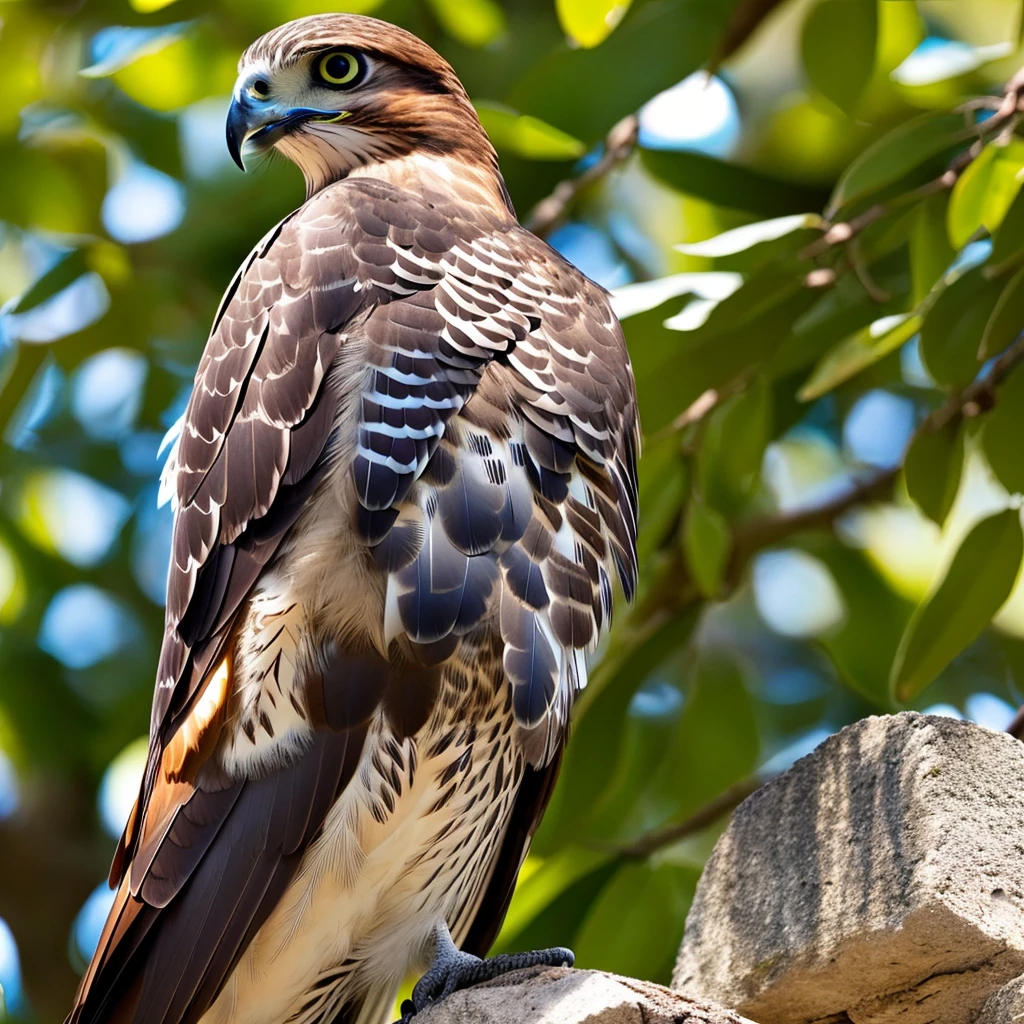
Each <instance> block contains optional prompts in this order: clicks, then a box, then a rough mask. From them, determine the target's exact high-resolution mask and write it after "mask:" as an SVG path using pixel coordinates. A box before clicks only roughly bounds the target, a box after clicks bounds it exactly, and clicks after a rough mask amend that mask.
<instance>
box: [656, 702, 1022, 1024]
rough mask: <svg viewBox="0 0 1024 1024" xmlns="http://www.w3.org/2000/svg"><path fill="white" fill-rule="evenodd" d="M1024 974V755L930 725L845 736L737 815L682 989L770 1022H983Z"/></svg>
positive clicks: (1010, 745)
mask: <svg viewBox="0 0 1024 1024" xmlns="http://www.w3.org/2000/svg"><path fill="white" fill-rule="evenodd" d="M1022 974H1024V744H1022V743H1019V742H1018V741H1017V740H1015V739H1013V738H1012V737H1010V736H1007V735H1005V734H1002V733H995V732H991V731H990V730H987V729H982V728H980V727H979V726H975V725H971V724H969V723H965V722H957V721H954V720H951V719H946V718H937V717H931V716H924V715H918V714H910V713H907V714H901V715H896V716H892V717H885V718H868V719H865V720H864V721H862V722H858V723H857V724H855V725H852V726H850V727H848V728H846V729H844V730H843V731H842V732H840V733H839V734H838V735H836V736H833V737H831V738H830V739H829V740H827V741H826V742H825V743H824V744H822V746H820V747H819V748H818V749H817V750H816V751H815V752H814V753H813V754H811V755H810V756H809V757H805V758H803V759H802V760H801V761H798V762H797V764H796V765H794V766H793V768H792V769H790V770H789V771H788V772H786V773H784V774H783V775H781V776H780V777H779V778H777V779H775V780H774V781H773V782H771V783H769V784H768V785H767V786H765V787H764V788H763V789H762V790H760V791H759V792H757V793H755V794H754V796H752V797H750V799H748V800H747V801H746V802H745V803H743V804H742V806H741V807H740V808H739V809H738V810H737V812H736V814H735V815H734V816H733V820H732V822H731V824H730V825H729V827H728V829H727V830H726V831H725V833H724V834H723V835H722V837H721V839H720V840H719V841H718V844H717V846H716V847H715V850H714V853H713V854H712V856H711V858H710V860H709V861H708V864H707V867H706V869H705V871H704V876H703V878H702V879H701V882H700V885H699V886H698V889H697V895H696V898H695V900H694V903H693V907H692V909H691V911H690V916H689V919H688V920H687V925H686V935H685V937H684V939H683V945H682V949H681V950H680V953H679V959H678V961H677V964H676V971H675V975H674V978H673V988H675V989H678V990H681V991H685V992H686V993H687V994H688V995H690V996H693V997H697V998H707V999H714V1000H716V1001H718V1002H720V1003H723V1004H725V1005H727V1006H734V1007H736V1008H737V1009H738V1010H739V1011H740V1012H741V1013H745V1014H747V1015H749V1016H750V1017H753V1018H754V1019H756V1020H758V1021H760V1022H761V1024H775V1022H778V1024H782V1022H786V1024H796V1022H800V1021H819V1022H821V1021H825V1020H827V1021H844V1022H845V1021H850V1020H852V1021H854V1022H856V1024H869V1022H870V1024H875V1022H880V1024H881V1022H890V1021H897V1020H899V1021H900V1024H926V1022H929V1021H937V1022H941V1024H968V1022H973V1021H975V1020H977V1019H978V1015H979V1014H980V1013H981V1011H982V1008H983V1007H984V1006H985V1003H986V1000H987V999H988V998H989V997H990V996H991V995H992V994H993V993H994V992H995V991H997V990H998V989H999V988H1000V987H1001V986H1003V985H1004V984H1006V983H1007V982H1009V981H1010V980H1011V979H1013V978H1016V977H1017V976H1019V975H1022Z"/></svg>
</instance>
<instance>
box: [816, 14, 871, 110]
mask: <svg viewBox="0 0 1024 1024" xmlns="http://www.w3.org/2000/svg"><path fill="white" fill-rule="evenodd" d="M877 43H878V9H877V5H876V3H875V0H818V2H817V3H816V4H815V5H814V6H813V7H812V8H811V9H810V10H809V11H808V12H807V17H806V19H805V20H804V28H803V35H802V37H801V41H800V51H801V55H802V57H803V62H804V69H805V70H806V71H807V77H808V78H810V80H811V82H812V84H813V85H814V87H815V88H816V89H817V90H818V92H820V93H821V94H822V95H823V96H826V97H827V98H828V99H830V100H831V101H832V102H833V103H834V104H835V105H836V106H837V107H839V108H840V110H843V111H845V112H846V113H847V114H851V115H852V114H853V112H854V111H855V109H856V107H857V101H858V100H859V99H860V97H861V95H862V94H863V92H864V89H865V88H866V87H867V84H868V82H869V81H871V74H872V72H873V71H874V68H875V49H876V46H877Z"/></svg>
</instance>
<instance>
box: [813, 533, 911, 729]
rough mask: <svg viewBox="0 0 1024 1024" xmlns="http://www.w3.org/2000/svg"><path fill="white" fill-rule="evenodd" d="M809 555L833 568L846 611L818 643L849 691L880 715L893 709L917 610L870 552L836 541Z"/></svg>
mask: <svg viewBox="0 0 1024 1024" xmlns="http://www.w3.org/2000/svg"><path fill="white" fill-rule="evenodd" d="M808 550H809V552H810V553H811V554H813V555H814V556H815V557H816V558H820V559H821V561H822V562H823V563H824V564H825V565H826V566H827V567H828V569H829V571H830V572H831V573H832V577H833V579H834V580H835V581H836V585H837V586H838V587H839V591H840V593H841V594H842V598H843V604H844V605H845V606H846V615H844V616H843V621H842V622H841V623H839V625H838V626H837V627H836V628H835V629H832V630H829V631H828V632H827V633H826V634H825V635H824V636H821V637H819V638H818V639H817V641H816V642H817V643H818V644H819V645H820V646H821V647H823V648H824V650H825V651H826V652H827V653H828V656H829V657H830V658H831V659H832V663H833V664H834V665H835V667H836V671H837V672H838V673H839V677H840V679H842V681H843V682H844V683H845V684H846V685H847V686H849V687H850V688H851V689H853V690H855V691H856V692H858V693H860V694H861V695H862V696H864V697H865V698H867V699H868V700H869V701H871V704H872V706H873V707H874V708H876V709H878V710H879V711H889V710H891V709H892V707H893V704H892V696H891V694H890V692H889V671H890V669H891V668H892V662H893V658H894V657H895V656H896V650H897V648H898V646H899V642H900V637H901V636H902V635H903V630H904V629H905V628H906V624H907V621H908V620H909V619H910V613H911V612H912V611H913V605H911V604H910V602H909V601H906V600H904V599H903V598H901V597H900V596H899V595H897V594H895V593H894V592H893V591H892V589H891V588H890V587H889V586H888V584H887V583H886V582H885V581H884V580H883V579H882V578H881V577H880V576H879V574H878V570H877V569H876V568H875V567H874V566H873V565H872V564H871V562H870V560H869V558H868V556H867V555H866V554H865V553H864V552H862V551H856V550H854V549H852V548H849V547H847V546H846V545H845V544H842V543H839V542H837V541H836V540H835V538H833V537H829V538H828V539H827V540H825V541H823V542H820V541H819V542H817V543H815V542H814V540H813V539H810V540H809V543H808Z"/></svg>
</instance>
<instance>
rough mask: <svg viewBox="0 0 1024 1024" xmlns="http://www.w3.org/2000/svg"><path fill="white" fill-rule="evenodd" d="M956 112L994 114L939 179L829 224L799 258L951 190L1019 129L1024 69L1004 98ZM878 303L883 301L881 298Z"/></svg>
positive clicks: (972, 102) (985, 100)
mask: <svg viewBox="0 0 1024 1024" xmlns="http://www.w3.org/2000/svg"><path fill="white" fill-rule="evenodd" d="M957 109H958V110H961V111H963V113H964V114H965V116H968V115H971V114H973V113H974V112H976V111H977V110H982V109H984V110H993V114H992V116H991V117H989V118H987V119H986V120H984V121H979V122H977V124H975V125H973V126H972V130H975V131H976V132H977V138H976V139H975V140H974V141H973V142H972V143H971V145H970V146H969V147H968V148H967V149H966V150H964V151H963V152H961V153H958V154H957V155H956V156H955V157H954V158H953V160H952V161H950V164H949V166H948V167H947V168H946V169H945V170H944V171H943V172H942V173H941V174H940V175H939V176H938V177H937V178H934V179H933V180H931V181H927V182H925V183H924V184H923V185H920V186H919V187H918V188H915V189H911V190H910V191H909V192H905V193H903V194H902V195H900V196H898V197H897V198H895V199H892V200H890V201H889V202H888V203H876V204H875V205H874V206H871V207H869V208H868V209H867V210H865V211H864V212H863V213H860V214H858V215H857V216H856V217H851V218H850V219H849V220H848V221H839V222H837V223H834V224H829V225H827V226H826V227H825V232H824V234H823V235H822V236H821V238H819V239H816V240H815V241H813V242H811V244H810V245H808V246H806V247H805V248H804V249H803V250H801V252H800V254H799V256H800V258H801V259H816V258H818V257H819V256H823V255H825V253H827V252H828V251H829V250H830V249H832V248H834V247H836V246H839V245H845V244H847V243H849V242H851V241H852V240H855V239H856V238H857V236H858V235H860V234H861V232H863V231H864V229H865V228H867V227H869V226H870V225H871V224H874V223H875V221H878V220H881V219H882V218H883V217H886V216H888V215H889V214H890V213H892V212H893V211H894V210H896V209H899V208H900V207H902V206H908V205H910V204H912V203H916V202H919V201H920V200H921V199H925V198H927V197H928V196H930V195H932V194H934V193H937V192H945V191H948V190H949V189H951V188H952V187H953V186H954V185H955V184H956V183H957V180H958V179H959V177H960V176H961V175H962V174H963V173H964V171H965V170H966V169H967V168H968V167H969V166H970V165H971V163H973V162H974V160H976V159H977V158H978V156H979V154H980V153H981V151H982V149H983V147H984V145H985V143H986V141H989V140H991V139H1001V138H1004V137H1006V136H1007V133H1012V131H1013V129H1014V128H1015V127H1016V125H1017V122H1018V121H1019V119H1020V115H1021V113H1022V112H1024V68H1022V69H1021V70H1020V71H1018V72H1017V73H1016V74H1015V75H1014V76H1013V77H1012V78H1011V79H1010V80H1009V81H1008V82H1007V83H1006V85H1005V87H1004V88H1003V95H1002V96H1001V97H995V96H982V97H976V98H975V99H972V100H968V101H967V102H966V103H964V104H962V105H961V106H960V107H958V108H957ZM854 271H855V272H856V273H857V274H858V277H860V276H861V275H860V272H859V271H858V269H857V266H856V263H855V264H854ZM861 281H862V283H863V284H864V286H865V288H866V289H867V291H868V293H869V294H871V293H872V288H871V286H870V284H869V283H868V282H866V281H864V279H863V278H861ZM872 298H875V295H872ZM879 301H883V300H881V299H880V300H879Z"/></svg>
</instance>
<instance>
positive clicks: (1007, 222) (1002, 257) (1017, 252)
mask: <svg viewBox="0 0 1024 1024" xmlns="http://www.w3.org/2000/svg"><path fill="white" fill-rule="evenodd" d="M1022 255H1024V191H1020V192H1018V193H1017V194H1016V195H1015V196H1014V197H1013V202H1012V203H1011V204H1010V208H1009V209H1008V210H1007V211H1006V215H1005V216H1004V217H1003V222H1002V224H1000V225H999V229H998V230H997V231H996V233H995V237H994V238H993V239H992V254H991V256H990V257H989V266H990V267H991V268H992V271H991V272H992V273H993V274H996V273H999V272H1000V271H1001V270H1003V268H1004V267H1006V266H1010V265H1012V264H1014V263H1016V262H1018V261H1019V260H1020V258H1021V256H1022Z"/></svg>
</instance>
